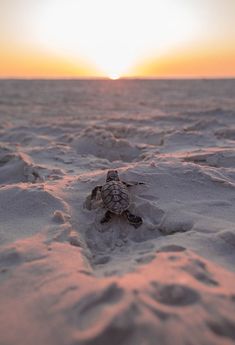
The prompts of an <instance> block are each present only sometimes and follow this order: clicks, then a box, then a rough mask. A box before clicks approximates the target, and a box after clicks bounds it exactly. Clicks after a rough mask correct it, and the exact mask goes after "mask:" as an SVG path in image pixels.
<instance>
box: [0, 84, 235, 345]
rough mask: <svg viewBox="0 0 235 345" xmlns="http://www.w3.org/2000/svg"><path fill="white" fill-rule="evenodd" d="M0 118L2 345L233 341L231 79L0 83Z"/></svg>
mask: <svg viewBox="0 0 235 345" xmlns="http://www.w3.org/2000/svg"><path fill="white" fill-rule="evenodd" d="M0 116H1V123H0V219H1V222H0V305H1V313H0V345H31V344H34V345H42V344H45V345H75V344H76V345H80V344H81V345H107V344H112V345H156V344H159V345H168V344H169V345H171V344H172V343H174V344H179V345H194V344H195V345H199V344H200V345H210V344H211V345H217V344H218V345H220V344H221V345H222V344H223V345H224V344H226V345H230V344H234V343H235V268H234V267H235V266H234V264H235V81H234V80H221V81H216V80H195V81H154V80H150V81H144V80H126V81H125V80H124V81H122V80H117V81H102V80H100V81H39V80H38V81H36V80H32V81H20V80H18V81H14V80H8V81H1V82H0ZM109 169H117V170H118V171H119V175H120V178H121V179H122V180H124V181H127V182H129V181H131V182H133V181H136V182H143V183H144V184H141V185H137V186H133V187H130V195H131V205H130V210H131V211H132V212H133V213H135V214H137V215H139V216H141V217H142V218H143V225H142V226H141V227H139V228H138V229H135V228H134V227H133V226H131V225H130V224H129V223H128V222H127V220H126V218H125V217H118V216H114V217H113V218H112V220H111V221H110V222H109V223H106V224H104V225H101V224H100V219H101V218H102V216H103V215H104V212H105V210H104V208H103V207H102V202H101V200H100V199H99V198H97V200H96V201H93V202H91V200H90V192H91V190H92V189H93V188H94V187H95V186H96V185H102V184H103V183H104V182H105V178H106V174H107V171H108V170H109Z"/></svg>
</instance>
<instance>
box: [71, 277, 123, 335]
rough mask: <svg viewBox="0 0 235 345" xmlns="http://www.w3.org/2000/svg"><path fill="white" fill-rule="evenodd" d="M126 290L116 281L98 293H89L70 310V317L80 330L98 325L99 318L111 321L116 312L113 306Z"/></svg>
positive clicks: (105, 321)
mask: <svg viewBox="0 0 235 345" xmlns="http://www.w3.org/2000/svg"><path fill="white" fill-rule="evenodd" d="M123 295H124V291H123V289H122V288H120V287H118V285H117V284H116V283H113V284H111V285H109V286H108V287H107V288H106V289H104V290H102V291H99V292H97V293H93V294H89V295H87V296H85V297H84V298H83V299H82V300H80V301H79V302H78V303H76V304H75V305H74V306H73V307H72V310H71V309H70V310H69V311H68V315H69V318H70V319H71V320H70V321H72V322H73V323H74V324H76V326H77V327H78V329H80V330H86V329H90V330H91V329H92V327H93V326H94V327H96V325H97V322H98V320H102V322H104V323H108V322H109V321H110V316H111V314H113V313H115V312H116V311H115V308H113V306H114V305H115V304H117V303H119V302H120V300H121V299H122V298H123Z"/></svg>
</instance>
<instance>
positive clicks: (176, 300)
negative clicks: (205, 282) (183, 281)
mask: <svg viewBox="0 0 235 345" xmlns="http://www.w3.org/2000/svg"><path fill="white" fill-rule="evenodd" d="M151 285H152V286H153V288H154V290H153V292H152V293H151V296H152V298H153V299H154V300H156V301H157V302H160V303H162V304H166V305H170V306H176V307H183V306H187V305H191V304H194V303H196V302H197V301H198V300H199V299H200V296H199V294H198V293H197V292H196V291H195V290H193V289H191V288H189V287H187V286H184V285H180V284H169V285H160V284H159V283H157V282H152V283H151Z"/></svg>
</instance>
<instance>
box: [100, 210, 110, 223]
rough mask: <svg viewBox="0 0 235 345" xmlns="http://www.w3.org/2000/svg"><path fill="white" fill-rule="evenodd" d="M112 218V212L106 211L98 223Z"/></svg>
mask: <svg viewBox="0 0 235 345" xmlns="http://www.w3.org/2000/svg"><path fill="white" fill-rule="evenodd" d="M111 218H112V212H110V211H106V213H105V215H104V217H103V218H102V219H101V221H100V223H101V224H104V223H107V222H109V221H110V219H111Z"/></svg>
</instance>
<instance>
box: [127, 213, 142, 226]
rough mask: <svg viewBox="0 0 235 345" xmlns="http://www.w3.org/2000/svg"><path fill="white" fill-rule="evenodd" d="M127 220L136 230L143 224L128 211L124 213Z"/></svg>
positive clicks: (140, 219) (139, 218)
mask: <svg viewBox="0 0 235 345" xmlns="http://www.w3.org/2000/svg"><path fill="white" fill-rule="evenodd" d="M125 214H126V216H127V219H128V221H129V223H130V224H131V225H133V226H134V227H135V228H136V229H137V228H138V227H139V226H140V225H141V224H142V223H143V220H142V218H141V217H139V216H136V215H134V214H132V213H131V212H130V211H128V210H127V211H125Z"/></svg>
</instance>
